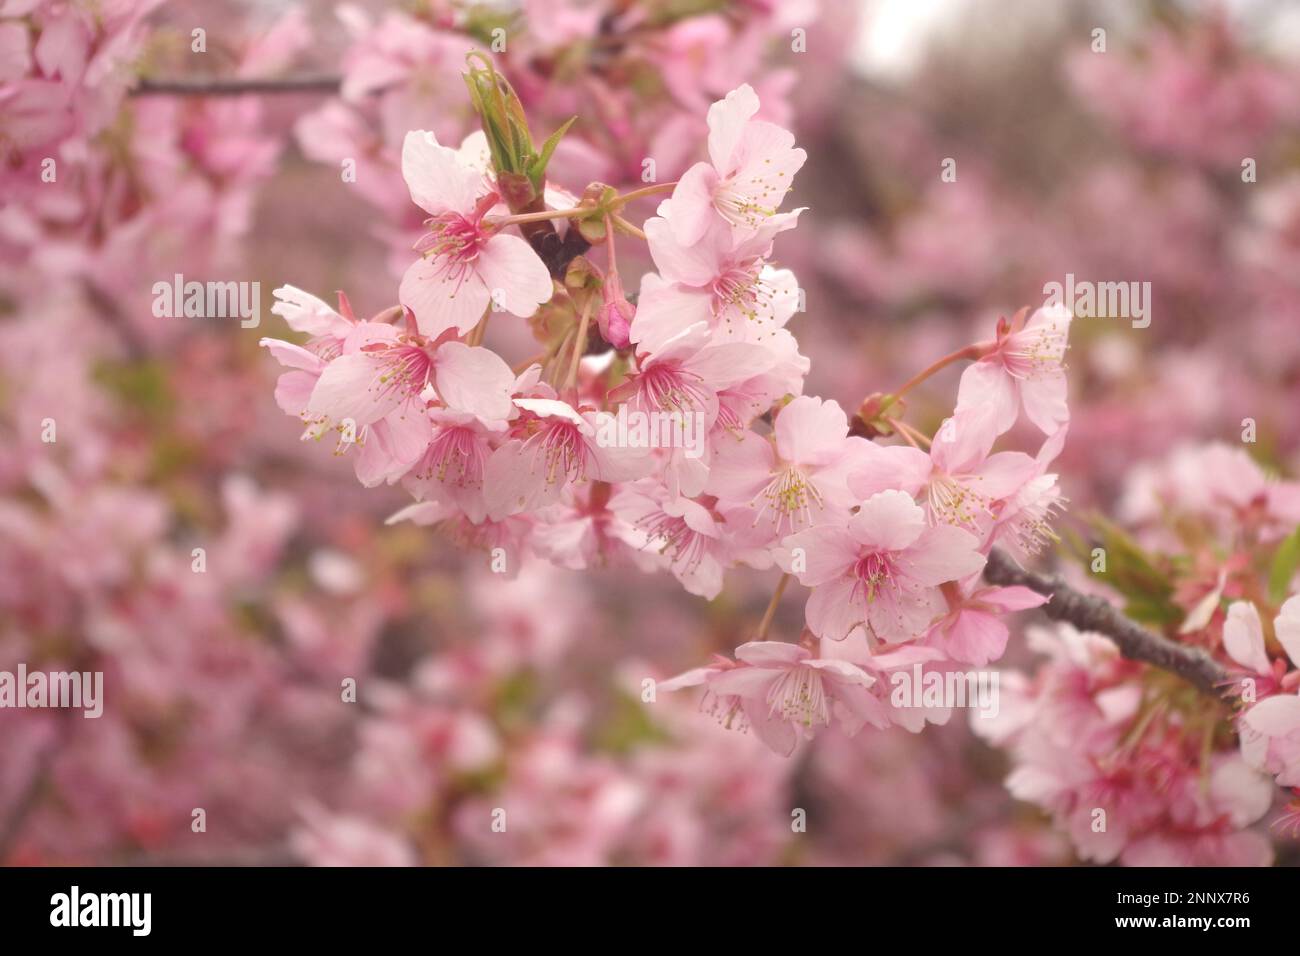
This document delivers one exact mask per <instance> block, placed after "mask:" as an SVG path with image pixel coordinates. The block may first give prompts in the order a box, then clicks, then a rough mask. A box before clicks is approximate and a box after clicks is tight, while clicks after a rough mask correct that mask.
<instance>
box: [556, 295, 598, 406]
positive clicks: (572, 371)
mask: <svg viewBox="0 0 1300 956" xmlns="http://www.w3.org/2000/svg"><path fill="white" fill-rule="evenodd" d="M595 301H596V297H595V296H594V295H592V294H590V293H588V294H587V301H586V302H584V303H583V304H582V318H581V319H580V320H579V322H578V337H577V338H576V339H574V340H573V358H572V360H571V361H570V363H569V376H568V378H566V379H565V380H564V387H565V389H566V390H567V389H570V388H574V387H576V386H577V384H578V363H579V362H581V361H582V353H583V352H585V351H586V349H587V325H588V324H589V323H590V322H591V306H592V304H593V303H594V302H595Z"/></svg>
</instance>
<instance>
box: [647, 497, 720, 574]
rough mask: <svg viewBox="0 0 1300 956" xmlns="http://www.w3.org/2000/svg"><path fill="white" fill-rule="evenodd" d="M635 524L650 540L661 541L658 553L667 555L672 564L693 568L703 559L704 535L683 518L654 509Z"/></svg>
mask: <svg viewBox="0 0 1300 956" xmlns="http://www.w3.org/2000/svg"><path fill="white" fill-rule="evenodd" d="M636 524H637V527H638V528H640V529H641V530H643V531H644V532H645V533H646V534H647V535H648V536H649V537H650V539H651V540H652V541H661V542H663V543H662V545H661V546H660V548H659V553H660V554H666V555H668V557H669V560H671V561H672V563H673V564H674V565H677V564H680V565H682V566H683V567H685V568H686V569H687V570H693V569H694V568H696V567H698V566H699V564H700V561H702V560H703V559H704V555H705V553H706V551H707V547H708V542H707V540H706V538H705V536H704V535H702V534H700V533H699V532H697V531H695V530H693V529H692V528H691V526H690V525H688V524H687V523H686V519H685V518H681V517H677V516H675V515H670V514H667V513H666V512H663V511H656V512H655V513H654V514H652V515H648V516H646V517H645V518H641V519H640V520H638V521H637V523H636Z"/></svg>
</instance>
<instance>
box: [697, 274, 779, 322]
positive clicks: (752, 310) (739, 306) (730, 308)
mask: <svg viewBox="0 0 1300 956" xmlns="http://www.w3.org/2000/svg"><path fill="white" fill-rule="evenodd" d="M762 269H763V262H762V260H761V259H750V260H747V261H745V262H738V263H733V264H731V265H729V266H727V267H726V268H724V269H723V271H722V272H721V274H719V275H718V277H717V278H716V279H714V280H713V305H712V312H713V317H714V318H715V319H719V320H721V321H723V322H725V323H726V324H728V325H730V323H731V316H732V313H733V312H739V313H740V314H741V315H743V316H744V317H745V318H746V319H747V320H749V321H750V322H770V321H771V320H772V302H773V300H774V299H775V298H776V292H775V290H774V289H772V288H771V287H770V286H769V285H768V284H767V283H766V282H764V281H763V279H762Z"/></svg>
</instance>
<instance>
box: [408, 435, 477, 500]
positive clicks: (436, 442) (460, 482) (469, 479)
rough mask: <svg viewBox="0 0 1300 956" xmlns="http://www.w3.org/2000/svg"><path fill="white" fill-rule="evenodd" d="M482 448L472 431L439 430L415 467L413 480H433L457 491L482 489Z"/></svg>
mask: <svg viewBox="0 0 1300 956" xmlns="http://www.w3.org/2000/svg"><path fill="white" fill-rule="evenodd" d="M483 464H484V456H483V445H482V443H481V442H480V441H479V440H478V435H476V434H475V433H474V430H473V429H472V428H465V427H462V426H455V427H452V428H440V429H438V430H437V434H436V435H435V436H434V439H433V441H432V442H430V443H429V447H428V449H427V450H426V451H425V453H424V458H423V459H421V461H420V464H419V466H417V469H416V473H415V477H417V478H424V479H433V480H436V481H440V482H442V483H443V484H446V483H447V478H448V476H449V475H450V476H451V483H452V484H453V485H455V486H457V487H459V488H480V487H482V486H483Z"/></svg>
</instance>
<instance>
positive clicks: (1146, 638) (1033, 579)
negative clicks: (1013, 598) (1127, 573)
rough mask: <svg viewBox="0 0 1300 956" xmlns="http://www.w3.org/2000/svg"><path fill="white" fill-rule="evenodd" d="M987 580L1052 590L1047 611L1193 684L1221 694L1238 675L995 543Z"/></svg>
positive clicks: (1131, 656)
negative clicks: (1038, 571) (1024, 565)
mask: <svg viewBox="0 0 1300 956" xmlns="http://www.w3.org/2000/svg"><path fill="white" fill-rule="evenodd" d="M984 579H985V580H986V581H988V582H989V583H990V584H996V585H999V586H1002V587H1006V586H1009V585H1016V584H1018V585H1020V586H1022V587H1027V588H1029V589H1030V590H1031V591H1037V592H1038V593H1039V594H1045V595H1048V596H1049V597H1050V598H1051V600H1049V601H1048V602H1047V603H1046V604H1044V605H1043V611H1044V613H1046V614H1047V616H1048V617H1050V618H1051V619H1052V620H1054V621H1068V622H1069V623H1071V624H1073V625H1074V626H1075V627H1077V628H1078V629H1079V630H1081V631H1095V632H1096V633H1098V634H1102V635H1104V636H1106V637H1108V638H1110V639H1111V640H1112V641H1114V642H1115V645H1116V646H1117V647H1118V648H1119V652H1120V653H1121V654H1123V655H1124V656H1125V657H1127V658H1128V659H1129V660H1133V661H1142V662H1143V663H1145V664H1150V665H1152V666H1153V667H1159V668H1160V669H1161V670H1166V671H1169V672H1170V673H1172V674H1177V675H1178V676H1179V677H1181V678H1183V680H1185V681H1187V682H1188V683H1189V684H1192V685H1193V686H1195V687H1197V688H1198V689H1200V690H1202V691H1204V692H1205V693H1207V694H1210V695H1213V696H1215V697H1217V696H1219V694H1220V687H1221V686H1222V685H1223V684H1225V683H1227V682H1228V681H1230V680H1231V679H1232V677H1231V675H1229V673H1228V672H1227V670H1226V669H1225V668H1224V667H1222V666H1221V665H1220V664H1219V663H1218V662H1216V661H1215V660H1214V659H1213V658H1211V657H1210V656H1209V655H1208V654H1206V653H1205V652H1204V651H1202V650H1200V649H1199V648H1195V647H1189V646H1187V645H1185V644H1178V643H1176V642H1174V641H1171V640H1169V639H1168V638H1166V637H1162V636H1161V635H1159V634H1155V633H1153V632H1151V631H1148V630H1147V629H1146V628H1144V627H1142V626H1141V625H1140V624H1137V623H1135V622H1133V621H1131V620H1129V619H1128V618H1127V617H1125V616H1124V615H1123V614H1122V613H1120V611H1119V610H1118V609H1117V608H1116V607H1115V606H1114V605H1113V604H1111V603H1110V602H1109V601H1107V600H1106V599H1105V598H1100V597H1093V596H1092V595H1088V594H1082V593H1080V592H1079V591H1076V590H1074V588H1072V587H1070V586H1069V585H1068V584H1066V583H1065V582H1064V581H1062V580H1061V579H1060V578H1056V577H1049V576H1047V575H1043V574H1036V573H1035V572H1033V571H1026V570H1025V569H1024V568H1022V567H1020V566H1019V565H1018V564H1016V562H1015V561H1014V560H1013V559H1012V558H1010V557H1009V556H1008V555H1006V554H1005V553H1003V552H1002V551H999V550H998V549H996V548H994V549H993V550H992V551H991V552H990V553H989V560H988V564H987V565H985V567H984Z"/></svg>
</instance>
